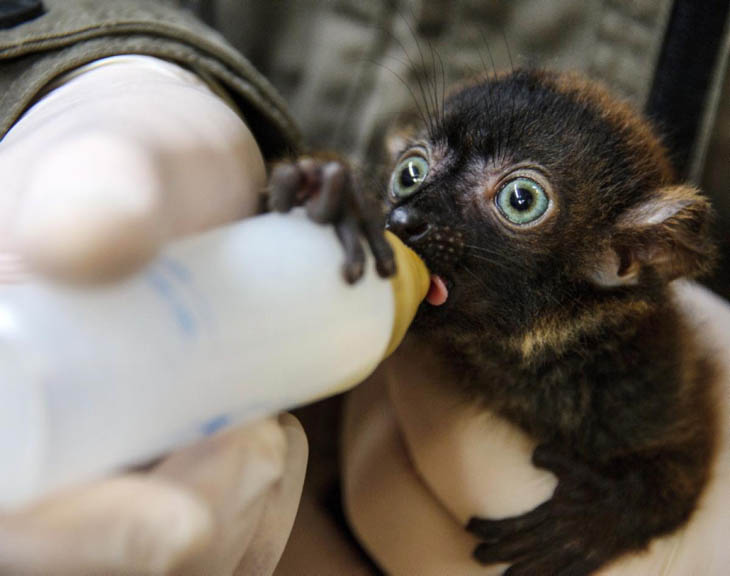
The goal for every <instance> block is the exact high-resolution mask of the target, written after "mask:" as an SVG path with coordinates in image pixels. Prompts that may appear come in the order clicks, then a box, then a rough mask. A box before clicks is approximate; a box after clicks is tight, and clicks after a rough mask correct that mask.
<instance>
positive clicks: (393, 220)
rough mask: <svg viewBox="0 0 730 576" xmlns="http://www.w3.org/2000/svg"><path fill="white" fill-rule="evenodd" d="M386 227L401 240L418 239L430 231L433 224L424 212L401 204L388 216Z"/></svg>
mask: <svg viewBox="0 0 730 576" xmlns="http://www.w3.org/2000/svg"><path fill="white" fill-rule="evenodd" d="M385 227H386V228H387V229H388V230H390V231H391V232H393V234H395V235H396V236H398V237H399V238H400V239H401V240H405V241H406V242H408V241H409V240H411V241H413V240H418V239H419V238H421V237H422V236H424V235H425V234H426V232H428V230H429V229H430V228H431V225H430V224H429V223H428V222H426V220H425V218H424V216H423V214H422V213H421V212H420V210H418V209H417V208H414V207H413V206H399V207H398V208H396V209H395V210H393V211H392V212H391V213H390V215H389V216H388V221H387V222H386V225H385Z"/></svg>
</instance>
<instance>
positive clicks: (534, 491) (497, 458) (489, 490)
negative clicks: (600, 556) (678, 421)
mask: <svg viewBox="0 0 730 576" xmlns="http://www.w3.org/2000/svg"><path fill="white" fill-rule="evenodd" d="M675 287H676V290H677V294H678V297H679V302H680V304H681V306H682V307H683V308H684V309H685V310H686V311H687V316H688V318H690V319H692V320H693V321H694V322H695V323H696V324H697V326H698V328H699V333H700V336H701V337H702V338H703V340H705V341H706V343H707V345H708V346H709V347H710V348H711V349H712V350H714V351H715V352H716V355H717V359H718V362H719V367H720V370H721V377H720V386H719V389H718V392H719V396H718V409H719V422H720V430H721V437H720V443H719V444H720V445H719V450H718V456H717V460H716V465H715V469H714V471H713V475H712V477H711V480H710V483H709V485H708V486H707V489H706V490H705V493H704V495H703V497H702V499H701V501H700V504H699V507H698V510H697V511H696V513H695V514H694V515H693V516H692V518H691V520H690V522H689V523H688V524H687V525H685V526H684V527H682V528H681V529H680V530H678V531H676V532H675V533H673V534H671V535H669V536H666V537H663V538H658V539H656V540H655V541H653V542H652V544H651V546H650V548H649V550H648V551H647V552H646V553H642V554H633V555H626V556H624V557H622V558H620V559H619V560H618V561H617V562H615V563H614V564H612V565H610V566H607V567H606V568H604V569H603V570H601V571H600V575H601V576H691V575H692V576H693V575H702V576H726V574H728V566H730V547H728V545H727V537H728V534H730V514H728V510H730V353H729V349H728V347H729V346H730V304H729V303H728V302H725V301H723V300H722V299H720V298H718V297H717V296H715V295H713V294H712V293H710V292H708V291H707V290H705V289H703V288H701V287H699V286H697V285H695V284H689V283H677V284H676V285H675ZM406 352H407V350H406ZM412 366H413V367H414V368H413V370H409V371H408V373H407V374H398V373H397V372H395V371H393V370H391V371H389V370H388V369H387V367H386V368H385V369H382V370H381V371H380V372H378V373H376V374H375V376H374V377H373V378H372V379H371V380H370V381H369V382H367V383H366V384H364V385H363V386H360V387H358V388H356V389H355V390H354V391H353V392H352V393H350V396H349V398H348V403H347V406H346V412H345V421H344V437H343V445H342V462H343V483H344V496H345V507H346V510H347V513H348V516H349V519H350V522H351V524H352V527H353V529H354V531H355V533H356V534H357V535H358V538H359V540H360V541H361V543H363V544H364V546H365V548H366V549H367V551H368V552H369V553H370V554H371V556H372V557H373V558H374V559H375V560H376V562H377V563H378V564H379V565H380V567H381V568H383V569H384V570H385V571H386V572H387V573H388V574H390V575H391V576H410V575H412V574H418V575H419V576H441V575H443V574H448V575H449V576H496V575H498V574H501V573H502V571H503V570H504V568H505V566H504V565H501V566H498V565H494V566H489V567H484V566H481V565H479V564H477V562H476V561H475V560H473V559H472V551H473V550H474V547H475V545H476V544H477V539H476V538H474V537H473V536H472V535H470V534H469V533H467V532H466V530H465V528H464V526H465V525H466V522H467V520H468V518H469V517H470V516H471V515H474V514H477V515H481V516H491V517H501V516H511V515H515V514H521V513H524V512H527V511H529V510H531V509H532V508H534V507H535V506H536V505H538V504H540V503H541V502H543V501H544V500H546V499H547V498H549V497H550V495H551V493H552V490H553V489H554V487H555V484H556V481H555V478H554V477H553V476H552V475H551V474H550V473H549V472H546V471H544V470H538V469H536V468H535V467H533V466H532V465H531V461H530V460H531V454H532V451H533V449H534V445H532V443H531V442H530V440H529V439H528V438H527V437H526V436H525V435H524V434H523V433H522V432H521V431H519V430H518V429H517V428H515V427H514V426H511V425H509V424H508V423H506V422H505V421H499V420H498V419H497V418H485V417H484V415H483V414H482V413H481V412H480V411H479V410H478V409H476V407H474V406H473V405H465V404H464V403H463V402H461V401H460V400H459V399H458V398H457V397H455V396H453V395H452V394H451V393H450V392H449V391H448V388H447V387H444V386H438V385H437V384H438V368H437V367H434V366H431V365H430V364H429V359H428V358H421V361H420V362H418V363H415V364H412ZM427 382H430V384H427V385H425V383H427ZM317 573H318V574H319V573H321V574H325V573H326V572H324V571H322V572H317ZM353 573H354V571H353Z"/></svg>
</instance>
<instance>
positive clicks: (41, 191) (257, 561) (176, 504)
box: [0, 56, 307, 576]
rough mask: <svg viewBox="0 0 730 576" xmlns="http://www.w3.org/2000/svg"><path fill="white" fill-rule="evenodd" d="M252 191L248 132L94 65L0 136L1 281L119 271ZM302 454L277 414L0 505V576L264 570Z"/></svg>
mask: <svg viewBox="0 0 730 576" xmlns="http://www.w3.org/2000/svg"><path fill="white" fill-rule="evenodd" d="M264 182H265V169H264V164H263V160H262V156H261V153H260V151H259V148H258V146H257V144H256V142H255V140H254V138H253V136H252V135H251V133H250V131H249V130H248V128H247V127H246V125H245V124H244V122H243V121H242V120H241V118H240V117H239V116H237V115H236V113H235V112H234V111H233V110H232V108H230V107H229V106H228V105H227V104H226V103H225V101H224V100H223V99H222V98H221V97H219V96H217V95H216V94H214V93H213V92H212V91H211V90H210V89H209V88H208V87H207V86H206V85H205V84H204V83H203V82H201V81H200V80H198V79H197V77H195V76H194V75H193V74H191V73H189V72H187V71H185V70H183V69H182V68H179V67H177V66H176V65H173V64H170V63H167V62H163V61H160V60H156V59H152V58H147V57H141V56H129V57H118V58H113V59H108V60H106V61H100V62H99V63H96V64H94V65H92V66H90V67H86V68H85V69H83V70H80V71H79V72H78V73H77V74H75V75H72V76H71V77H68V78H66V79H64V81H63V83H61V84H59V85H58V86H56V87H55V88H53V89H52V90H50V91H49V92H47V93H46V94H45V95H44V96H43V97H42V98H41V99H40V100H39V101H38V102H37V103H36V104H35V105H34V106H33V107H32V108H31V109H30V110H29V111H28V112H27V113H26V114H25V116H24V117H23V118H22V119H21V120H20V121H19V122H18V123H17V125H16V126H15V127H14V128H13V129H12V131H11V132H10V133H9V134H8V135H7V136H6V138H5V139H4V140H3V141H2V143H0V283H1V282H8V281H14V280H17V279H18V278H20V277H22V276H23V275H24V273H26V272H28V271H31V272H33V273H37V272H40V273H43V274H46V275H50V276H51V277H54V278H56V279H63V280H71V281H75V282H80V281H98V280H106V281H108V280H113V279H116V278H118V277H122V276H123V275H124V274H125V273H128V272H131V271H133V270H135V269H136V268H138V267H139V266H141V265H142V264H143V263H144V262H146V261H147V260H148V259H149V258H151V257H152V256H153V255H154V254H155V252H156V250H157V249H158V248H159V247H160V246H161V245H162V244H163V243H164V242H166V241H167V240H168V239H170V238H173V237H175V236H178V235H183V234H187V233H192V232H195V231H198V230H202V229H205V228H208V227H212V226H216V225H220V224H223V223H225V222H228V221H231V220H234V219H237V218H242V217H245V216H247V215H250V214H252V213H254V211H255V209H256V206H257V203H258V198H257V196H258V193H259V192H260V190H261V189H262V188H263V185H264ZM1 432H2V423H0V433H1ZM0 457H2V455H1V454H0ZM306 460H307V445H306V438H305V436H304V433H303V431H302V429H301V427H300V425H299V423H298V422H297V421H296V419H294V418H293V417H291V416H287V415H285V416H281V417H280V418H278V419H277V418H270V419H268V420H263V421H261V422H258V423H253V424H250V425H248V426H245V427H242V428H239V429H235V430H230V431H228V432H225V433H223V434H220V435H218V436H215V437H212V438H208V439H206V440H205V441H203V442H200V443H199V444H196V445H194V446H192V447H189V448H186V449H183V450H181V451H179V452H177V453H175V454H172V455H171V456H169V457H167V458H166V459H164V460H163V461H161V462H160V463H158V464H156V465H155V466H154V467H152V468H150V469H148V470H146V471H137V472H134V473H128V474H124V475H120V476H118V477H114V478H110V479H105V480H100V481H97V482H93V483H90V484H88V485H85V486H78V487H73V488H72V489H70V490H67V491H65V492H62V493H59V494H55V495H51V496H50V497H49V498H46V499H44V500H42V501H40V502H36V503H33V504H32V505H30V506H29V507H26V508H23V509H21V510H13V511H7V510H5V511H0V574H13V575H14V576H23V575H26V574H38V575H41V574H42V575H45V574H54V575H57V576H64V575H74V576H76V575H92V574H93V575H103V576H110V575H112V576H113V575H121V574H124V575H138V574H139V575H142V574H144V575H162V574H175V575H176V576H178V575H187V574H205V575H206V576H228V575H231V574H233V573H234V572H235V573H237V574H243V573H245V574H247V575H249V574H253V575H263V574H270V573H271V572H273V569H274V567H275V565H276V563H277V561H278V558H279V556H280V554H281V552H282V550H283V547H284V544H285V543H286V539H287V537H288V534H289V531H290V529H291V525H292V523H293V520H294V516H295V513H296V510H297V505H298V502H299V496H300V493H301V487H302V484H303V479H304V471H305V468H306ZM236 570H237V572H236Z"/></svg>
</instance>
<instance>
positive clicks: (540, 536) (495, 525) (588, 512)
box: [467, 445, 626, 576]
mask: <svg viewBox="0 0 730 576" xmlns="http://www.w3.org/2000/svg"><path fill="white" fill-rule="evenodd" d="M533 462H534V464H535V465H536V466H537V467H538V468H544V469H547V470H550V471H551V472H553V473H554V474H555V475H556V476H557V477H558V480H559V483H558V487H557V488H556V490H555V493H554V494H553V497H552V498H551V499H550V500H548V501H547V502H545V503H544V504H541V505H540V506H538V507H537V508H535V509H534V510H531V511H530V512H527V513H526V514H522V515H521V516H514V517H511V518H503V519H499V520H489V519H484V518H476V517H474V518H472V519H471V520H470V521H469V524H468V525H467V530H469V531H470V532H472V533H473V534H474V535H476V536H477V537H479V538H480V539H482V543H481V544H479V545H478V546H477V547H476V549H475V550H474V556H475V558H476V559H477V561H479V562H480V563H481V564H496V563H502V562H506V563H511V566H510V567H509V568H508V569H507V570H506V571H505V572H504V573H503V576H536V575H540V576H542V575H545V576H552V575H560V576H588V575H590V574H592V573H593V572H594V571H595V570H597V569H598V568H599V567H600V566H601V565H602V564H604V563H605V562H606V561H607V560H609V559H611V558H612V557H614V556H616V555H617V553H620V552H621V551H622V549H625V548H626V543H625V542H621V538H620V534H621V531H622V529H625V527H624V526H622V524H621V521H622V519H624V518H625V516H626V515H625V514H622V511H623V508H622V504H623V501H622V498H621V494H620V493H619V492H618V491H617V488H618V486H617V485H615V484H614V483H613V482H611V481H610V480H607V479H604V478H602V477H601V476H599V475H597V474H595V473H594V472H593V471H592V470H590V469H589V468H588V467H586V466H585V465H583V464H582V463H580V462H578V461H576V460H573V459H571V458H570V457H566V456H563V455H562V454H560V453H559V452H556V451H554V450H553V447H551V446H549V445H541V446H538V448H537V449H536V450H535V453H534V454H533Z"/></svg>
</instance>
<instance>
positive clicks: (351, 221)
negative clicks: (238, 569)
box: [268, 157, 395, 284]
mask: <svg viewBox="0 0 730 576" xmlns="http://www.w3.org/2000/svg"><path fill="white" fill-rule="evenodd" d="M268 193H269V195H268V202H269V209H270V210H273V211H275V212H288V211H289V210H291V209H292V208H293V207H294V206H302V205H303V206H305V207H306V210H307V215H308V216H309V217H310V218H311V219H312V220H314V221H315V222H318V223H320V224H332V225H333V226H334V227H335V230H336V232H337V236H338V237H339V239H340V242H341V243H342V247H343V248H344V250H345V264H344V266H343V269H342V271H343V276H344V277H345V280H346V281H347V282H348V283H350V284H352V283H354V282H357V280H359V279H360V277H361V276H362V275H363V272H364V270H365V251H364V250H363V246H362V242H361V239H360V234H362V235H363V236H365V240H366V241H367V243H368V246H370V250H371V251H372V253H373V256H374V257H375V265H376V268H377V270H378V274H379V275H380V276H382V277H384V278H385V277H388V276H391V275H392V274H393V273H394V272H395V259H394V257H393V250H392V249H391V247H390V244H388V242H387V241H386V239H385V236H384V235H383V231H384V225H383V221H384V218H383V215H382V214H381V213H380V211H379V210H378V208H377V205H376V204H375V203H374V202H371V201H370V200H369V199H368V198H366V196H365V195H364V193H363V191H362V190H361V189H360V187H359V186H357V184H356V182H355V179H354V178H353V176H352V171H351V170H350V168H349V166H347V165H346V164H345V163H344V162H340V161H336V160H318V159H316V158H311V157H302V158H300V159H298V160H296V161H294V162H279V163H278V164H276V165H275V166H274V168H273V169H272V171H271V177H270V178H269V187H268Z"/></svg>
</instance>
